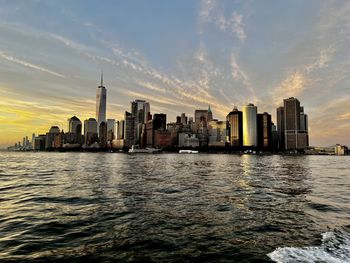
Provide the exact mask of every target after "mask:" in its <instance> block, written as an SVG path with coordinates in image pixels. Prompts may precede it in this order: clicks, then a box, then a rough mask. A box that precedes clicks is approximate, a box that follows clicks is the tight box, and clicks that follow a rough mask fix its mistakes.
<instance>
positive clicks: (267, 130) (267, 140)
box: [257, 112, 272, 151]
mask: <svg viewBox="0 0 350 263" xmlns="http://www.w3.org/2000/svg"><path fill="white" fill-rule="evenodd" d="M257 128H258V129H257V131H258V148H259V149H260V150H264V151H267V150H271V149H272V148H271V147H272V122H271V115H270V114H268V113H267V112H264V113H261V114H258V126H257Z"/></svg>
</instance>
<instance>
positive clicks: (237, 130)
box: [226, 107, 243, 147]
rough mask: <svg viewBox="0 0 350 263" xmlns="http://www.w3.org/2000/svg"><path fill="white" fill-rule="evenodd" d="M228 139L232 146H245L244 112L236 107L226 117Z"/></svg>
mask: <svg viewBox="0 0 350 263" xmlns="http://www.w3.org/2000/svg"><path fill="white" fill-rule="evenodd" d="M226 130H227V141H228V142H229V144H230V146H232V147H242V146H243V113H242V112H241V111H239V110H238V109H237V107H234V108H233V110H232V111H231V112H230V113H229V114H228V115H227V117H226Z"/></svg>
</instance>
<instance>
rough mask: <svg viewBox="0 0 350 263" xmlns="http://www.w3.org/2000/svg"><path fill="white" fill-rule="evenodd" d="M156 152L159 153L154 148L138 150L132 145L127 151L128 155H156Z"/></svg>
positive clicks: (136, 146)
mask: <svg viewBox="0 0 350 263" xmlns="http://www.w3.org/2000/svg"><path fill="white" fill-rule="evenodd" d="M156 152H159V150H158V149H155V148H145V149H140V148H139V147H138V145H132V146H131V149H129V153H156Z"/></svg>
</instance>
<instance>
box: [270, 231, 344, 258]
mask: <svg viewBox="0 0 350 263" xmlns="http://www.w3.org/2000/svg"><path fill="white" fill-rule="evenodd" d="M267 256H268V257H269V258H270V259H271V260H272V261H274V262H277V263H292V262H293V263H301V262H309V263H319V262H324V263H326V262H327V263H349V262H350V235H349V234H348V233H345V232H342V231H334V232H326V233H323V234H322V244H321V245H320V246H314V247H302V248H295V247H282V248H280V247H279V248H277V249H275V250H274V251H273V252H271V253H269V254H267Z"/></svg>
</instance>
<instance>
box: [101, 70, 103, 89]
mask: <svg viewBox="0 0 350 263" xmlns="http://www.w3.org/2000/svg"><path fill="white" fill-rule="evenodd" d="M101 87H103V71H102V70H101Z"/></svg>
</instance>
